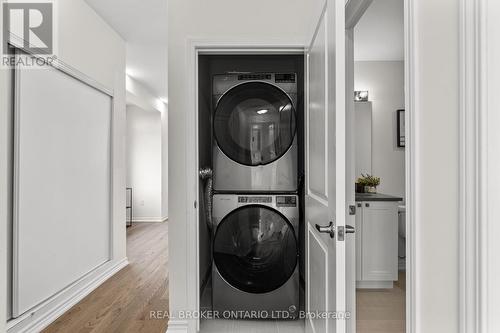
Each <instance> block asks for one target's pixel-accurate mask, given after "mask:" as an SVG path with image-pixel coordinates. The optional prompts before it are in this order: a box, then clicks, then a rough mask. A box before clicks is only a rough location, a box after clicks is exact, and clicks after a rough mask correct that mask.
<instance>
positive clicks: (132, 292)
mask: <svg viewBox="0 0 500 333" xmlns="http://www.w3.org/2000/svg"><path fill="white" fill-rule="evenodd" d="M167 227H168V224H167V223H137V224H134V225H133V226H132V227H130V228H128V229H127V256H128V259H129V262H130V264H129V265H128V266H127V267H125V268H123V269H122V270H121V271H119V272H118V273H117V274H115V275H114V276H113V277H111V278H110V279H109V280H108V281H106V282H105V283H103V284H102V285H101V286H100V287H99V288H97V289H96V290H95V291H93V292H92V293H91V294H90V295H88V296H87V297H85V298H84V299H83V300H82V301H81V302H79V303H78V304H76V305H75V306H74V307H72V308H71V309H70V310H69V311H68V312H66V313H65V314H64V315H63V316H61V317H60V318H59V319H57V320H56V321H55V322H54V323H52V324H51V325H50V326H49V327H47V328H46V329H45V330H44V331H43V332H45V333H55V332H62V333H67V332H71V333H76V332H81V333H90V332H92V333H101V332H102V333H112V332H120V333H122V332H131V333H132V332H134V333H139V332H147V333H156V332H158V333H160V332H161V333H164V332H165V331H166V328H167V319H166V318H164V319H155V318H154V317H151V316H150V311H168V270H167V262H168V249H167Z"/></svg>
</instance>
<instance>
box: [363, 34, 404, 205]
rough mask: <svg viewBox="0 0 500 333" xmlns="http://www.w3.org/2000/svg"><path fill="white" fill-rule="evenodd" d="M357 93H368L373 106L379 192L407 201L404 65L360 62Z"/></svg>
mask: <svg viewBox="0 0 500 333" xmlns="http://www.w3.org/2000/svg"><path fill="white" fill-rule="evenodd" d="M354 38H356V36H355V37H354ZM354 90H368V93H369V99H370V101H371V102H372V106H373V110H372V174H373V175H375V176H378V177H380V178H381V184H380V186H379V187H378V191H379V192H380V193H384V194H390V195H395V196H400V197H402V198H404V197H405V150H404V148H399V147H398V146H397V140H396V133H397V132H396V129H397V115H396V111H397V110H398V109H404V105H405V102H404V63H403V62H402V61H356V62H355V63H354ZM359 176H360V175H356V177H359Z"/></svg>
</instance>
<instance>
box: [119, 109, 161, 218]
mask: <svg viewBox="0 0 500 333" xmlns="http://www.w3.org/2000/svg"><path fill="white" fill-rule="evenodd" d="M161 118H162V115H161V113H160V112H158V111H154V110H153V111H150V110H149V111H147V110H143V109H141V108H139V107H137V106H133V105H128V106H127V187H132V188H133V220H134V221H135V222H141V221H145V222H159V221H162V220H163V218H162V217H163V216H162V206H161V204H162V159H161V157H162V156H161V150H162V148H161V147H162V142H161V141H162V134H161V130H162V123H161Z"/></svg>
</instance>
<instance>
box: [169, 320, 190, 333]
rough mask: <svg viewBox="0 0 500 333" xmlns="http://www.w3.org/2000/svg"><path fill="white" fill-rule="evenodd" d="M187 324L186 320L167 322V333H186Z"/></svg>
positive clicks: (187, 329) (187, 330)
mask: <svg viewBox="0 0 500 333" xmlns="http://www.w3.org/2000/svg"><path fill="white" fill-rule="evenodd" d="M188 332H189V324H188V322H187V321H186V320H169V321H168V327H167V333H188Z"/></svg>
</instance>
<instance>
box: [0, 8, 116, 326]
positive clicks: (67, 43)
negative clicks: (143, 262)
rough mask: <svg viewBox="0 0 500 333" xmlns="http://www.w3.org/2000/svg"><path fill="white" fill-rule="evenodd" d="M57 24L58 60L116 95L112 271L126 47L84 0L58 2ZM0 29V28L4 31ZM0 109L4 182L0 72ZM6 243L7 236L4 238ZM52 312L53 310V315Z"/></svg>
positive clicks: (6, 141) (2, 163)
mask: <svg viewBox="0 0 500 333" xmlns="http://www.w3.org/2000/svg"><path fill="white" fill-rule="evenodd" d="M57 4H58V13H57V17H56V18H57V20H58V25H59V30H58V31H59V35H58V36H56V38H58V41H59V54H58V56H59V58H60V59H61V60H62V61H64V62H65V63H67V64H69V65H71V66H72V67H74V68H76V69H77V70H79V71H81V72H83V73H84V74H86V75H87V76H89V77H90V78H92V79H94V80H96V81H98V82H99V83H101V84H103V85H105V86H106V87H109V88H110V89H111V90H113V91H114V118H113V129H114V134H113V156H112V159H113V194H114V195H113V200H112V202H113V229H112V230H113V248H112V250H113V251H112V253H113V260H112V262H111V263H109V265H107V266H106V267H107V268H108V269H109V268H110V267H111V266H113V265H117V264H119V263H120V262H122V261H123V260H124V259H125V258H126V248H125V244H126V243H125V223H124V221H125V210H124V206H125V191H124V189H125V43H124V42H123V40H122V39H121V38H120V37H119V35H118V34H117V33H116V32H115V31H113V30H112V29H111V28H110V27H109V26H108V25H107V24H106V23H105V22H104V21H103V20H102V19H101V18H100V17H99V16H98V15H97V14H96V13H95V12H94V11H93V10H92V9H91V8H90V7H89V6H88V5H87V4H86V3H85V2H84V1H83V0H59V1H57ZM0 29H1V28H0ZM0 88H1V89H0V94H1V95H0V101H2V104H0V108H1V110H0V111H1V112H0V114H1V117H4V118H2V121H0V124H1V126H2V128H1V130H0V133H2V135H1V136H0V152H1V156H2V158H1V159H0V173H1V174H2V177H0V178H1V179H2V182H4V181H5V179H9V177H10V175H9V174H8V171H7V170H8V169H7V168H8V165H9V163H10V160H9V159H8V147H10V145H11V144H12V143H11V141H10V137H9V123H8V122H7V121H3V120H6V118H5V117H7V115H8V114H9V112H11V109H10V108H9V107H8V104H7V103H8V100H9V97H10V96H9V95H8V91H9V89H10V86H9V81H8V73H7V72H6V71H4V70H0ZM3 185H4V184H3V183H2V186H1V187H0V191H1V193H0V197H1V198H2V199H1V200H2V201H1V202H0V205H1V207H0V211H1V212H2V213H1V215H0V235H7V232H6V228H7V226H8V224H9V223H11V220H10V219H9V217H8V216H7V214H6V213H5V212H8V202H7V201H6V200H7V198H8V195H9V192H8V187H7V186H3ZM2 237H4V236H2ZM6 245H7V242H5V241H0V255H1V257H0V282H1V283H2V287H0V300H2V302H0V332H3V331H5V321H6V320H5V313H6V309H5V303H4V301H3V300H5V299H6V297H5V291H6V288H5V287H3V286H5V277H6V267H7V265H6V264H5V261H6V255H5V254H6V253H7V247H6ZM62 301H63V299H56V300H54V301H53V302H51V303H49V304H48V305H47V307H45V308H43V309H40V310H39V311H37V312H36V313H35V314H33V315H32V316H31V317H29V318H27V319H26V320H24V321H23V322H22V323H20V324H19V325H18V326H17V327H19V326H23V325H28V324H29V323H33V322H34V321H36V320H38V319H40V318H41V317H42V316H43V315H46V314H48V313H49V312H50V311H49V310H54V309H55V308H56V307H57V306H60V305H61V303H60V302H62ZM49 308H50V309H49Z"/></svg>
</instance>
